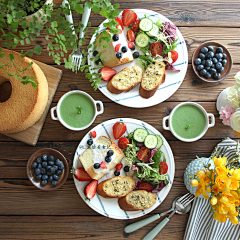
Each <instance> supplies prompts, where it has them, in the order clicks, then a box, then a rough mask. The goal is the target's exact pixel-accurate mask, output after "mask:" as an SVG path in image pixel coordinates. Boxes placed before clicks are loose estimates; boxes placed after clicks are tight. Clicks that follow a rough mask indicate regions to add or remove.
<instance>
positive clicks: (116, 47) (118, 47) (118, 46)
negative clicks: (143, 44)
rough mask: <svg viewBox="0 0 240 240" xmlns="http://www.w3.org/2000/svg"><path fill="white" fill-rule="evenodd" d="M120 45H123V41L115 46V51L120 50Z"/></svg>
mask: <svg viewBox="0 0 240 240" xmlns="http://www.w3.org/2000/svg"><path fill="white" fill-rule="evenodd" d="M120 47H121V43H119V44H117V45H116V46H115V52H119V50H120Z"/></svg>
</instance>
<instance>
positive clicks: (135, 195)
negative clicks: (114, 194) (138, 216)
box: [118, 190, 157, 211]
mask: <svg viewBox="0 0 240 240" xmlns="http://www.w3.org/2000/svg"><path fill="white" fill-rule="evenodd" d="M156 200H157V196H156V194H154V193H150V192H147V191H145V190H137V191H133V192H130V193H129V194H128V195H127V196H125V197H123V198H119V199H118V204H119V207H120V208H121V209H122V210H125V211H138V210H143V209H147V208H150V207H152V206H153V205H154V204H155V203H156Z"/></svg>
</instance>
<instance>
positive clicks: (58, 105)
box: [51, 90, 104, 131]
mask: <svg viewBox="0 0 240 240" xmlns="http://www.w3.org/2000/svg"><path fill="white" fill-rule="evenodd" d="M75 93H78V94H81V95H85V96H87V97H88V98H89V100H91V101H92V103H93V106H94V110H95V114H94V117H93V119H92V121H91V122H90V123H89V124H88V125H86V126H84V127H81V128H73V127H71V126H69V125H68V124H66V123H65V122H64V121H63V119H62V117H61V115H60V106H61V103H62V101H63V100H64V99H65V98H66V97H67V96H69V95H71V94H75ZM97 105H99V107H100V110H99V111H98V109H97ZM103 111H104V106H103V103H102V102H101V101H95V100H94V99H93V98H92V97H91V96H90V95H89V94H88V93H86V92H83V91H80V90H73V91H70V92H67V93H65V94H64V95H63V96H62V97H61V98H60V99H59V101H58V104H57V106H55V107H53V108H51V118H52V120H55V121H59V122H60V123H61V124H62V125H63V126H64V127H66V128H68V129H70V130H73V131H81V130H84V129H86V128H88V127H89V126H91V125H92V123H93V122H94V121H95V119H96V117H97V115H100V114H102V113H103ZM55 112H56V116H55Z"/></svg>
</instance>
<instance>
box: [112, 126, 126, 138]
mask: <svg viewBox="0 0 240 240" xmlns="http://www.w3.org/2000/svg"><path fill="white" fill-rule="evenodd" d="M126 130H127V126H126V124H124V123H123V122H116V123H115V124H114V125H113V136H114V138H115V139H119V138H120V137H121V136H122V135H123V134H124V133H125V132H126Z"/></svg>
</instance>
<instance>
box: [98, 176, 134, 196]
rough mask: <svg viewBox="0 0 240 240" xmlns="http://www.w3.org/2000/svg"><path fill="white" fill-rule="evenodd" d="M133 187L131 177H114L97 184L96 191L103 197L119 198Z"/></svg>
mask: <svg viewBox="0 0 240 240" xmlns="http://www.w3.org/2000/svg"><path fill="white" fill-rule="evenodd" d="M134 188H135V181H134V179H133V178H131V177H121V176H119V177H114V178H110V179H107V180H105V181H102V182H100V183H99V184H98V187H97V193H98V194H99V195H101V196H102V197H105V198H120V197H124V196H126V195H127V194H128V193H130V192H131V191H132V190H133V189H134Z"/></svg>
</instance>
